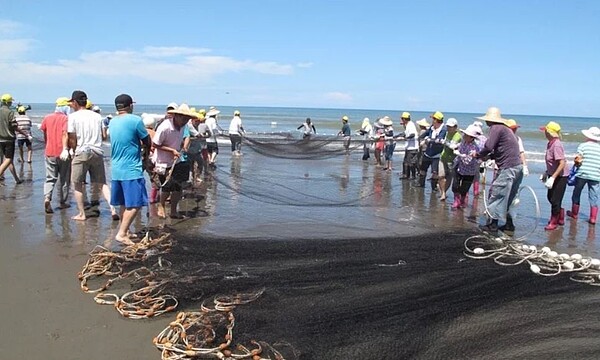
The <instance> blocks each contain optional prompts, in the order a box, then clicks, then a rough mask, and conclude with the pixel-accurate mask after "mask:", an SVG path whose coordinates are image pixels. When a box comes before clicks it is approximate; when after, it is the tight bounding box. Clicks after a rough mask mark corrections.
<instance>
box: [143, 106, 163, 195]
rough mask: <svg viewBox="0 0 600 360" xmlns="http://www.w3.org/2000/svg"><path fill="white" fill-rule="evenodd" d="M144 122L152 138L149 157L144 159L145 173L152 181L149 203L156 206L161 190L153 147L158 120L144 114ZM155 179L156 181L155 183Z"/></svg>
mask: <svg viewBox="0 0 600 360" xmlns="http://www.w3.org/2000/svg"><path fill="white" fill-rule="evenodd" d="M142 122H143V123H144V127H145V128H146V131H147V132H148V136H149V137H150V149H149V152H148V155H147V156H146V157H145V158H142V162H143V167H144V171H146V172H147V173H148V178H149V179H150V194H149V196H148V201H149V202H150V204H156V203H157V202H158V196H159V189H160V184H157V182H158V177H155V176H154V146H152V138H153V137H154V134H155V133H156V131H155V129H156V118H155V117H154V116H152V115H151V114H145V113H144V114H142ZM155 179H156V181H154V180H155Z"/></svg>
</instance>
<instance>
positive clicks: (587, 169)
mask: <svg viewBox="0 0 600 360" xmlns="http://www.w3.org/2000/svg"><path fill="white" fill-rule="evenodd" d="M581 133H583V135H584V136H585V137H586V142H584V143H582V144H580V145H579V146H578V147H577V155H576V156H575V166H577V172H576V173H575V188H574V189H573V195H572V197H571V201H572V204H571V211H567V215H568V216H569V217H571V218H573V219H575V220H577V218H578V217H579V205H580V204H581V202H580V201H581V191H582V190H583V188H584V187H585V185H587V188H588V202H589V203H590V218H589V220H588V222H589V223H590V224H592V225H595V224H596V221H597V219H598V194H599V193H600V129H599V128H598V127H596V126H592V127H590V128H589V129H585V130H581Z"/></svg>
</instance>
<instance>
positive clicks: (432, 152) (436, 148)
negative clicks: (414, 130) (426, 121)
mask: <svg viewBox="0 0 600 360" xmlns="http://www.w3.org/2000/svg"><path fill="white" fill-rule="evenodd" d="M445 137H446V128H445V127H441V126H440V127H439V128H437V129H436V128H434V127H433V125H432V126H430V127H429V129H427V130H426V131H425V133H424V134H422V135H421V136H419V139H421V140H425V139H429V142H428V143H427V147H426V148H425V153H424V154H425V156H427V157H428V158H434V159H435V158H439V157H440V154H441V153H442V150H444V145H443V144H442V142H443V141H444V138H445Z"/></svg>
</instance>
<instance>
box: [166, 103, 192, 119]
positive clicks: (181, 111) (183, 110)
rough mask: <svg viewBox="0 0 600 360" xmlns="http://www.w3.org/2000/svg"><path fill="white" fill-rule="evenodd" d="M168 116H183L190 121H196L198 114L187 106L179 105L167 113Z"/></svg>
mask: <svg viewBox="0 0 600 360" xmlns="http://www.w3.org/2000/svg"><path fill="white" fill-rule="evenodd" d="M167 112H168V113H169V114H175V115H183V116H187V117H189V118H192V119H197V118H198V114H197V113H196V112H194V111H192V110H191V109H190V107H189V106H188V105H187V104H181V105H179V107H178V108H177V109H174V110H169V111H167Z"/></svg>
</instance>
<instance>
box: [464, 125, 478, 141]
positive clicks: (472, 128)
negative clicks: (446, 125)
mask: <svg viewBox="0 0 600 360" xmlns="http://www.w3.org/2000/svg"><path fill="white" fill-rule="evenodd" d="M480 131H481V130H480V129H479V127H477V126H476V125H473V124H471V125H469V126H467V128H466V129H465V130H462V129H461V130H460V132H461V133H463V134H465V135H469V136H471V137H474V138H476V137H478V136H479V135H480Z"/></svg>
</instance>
